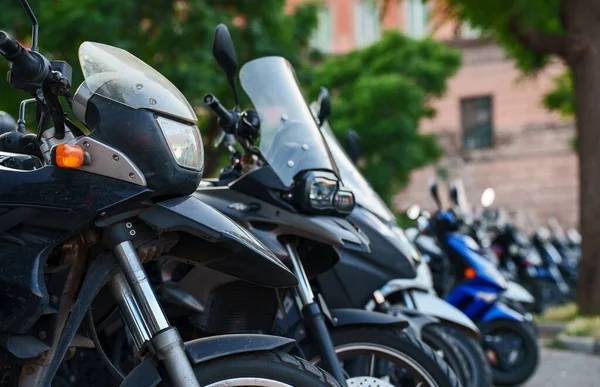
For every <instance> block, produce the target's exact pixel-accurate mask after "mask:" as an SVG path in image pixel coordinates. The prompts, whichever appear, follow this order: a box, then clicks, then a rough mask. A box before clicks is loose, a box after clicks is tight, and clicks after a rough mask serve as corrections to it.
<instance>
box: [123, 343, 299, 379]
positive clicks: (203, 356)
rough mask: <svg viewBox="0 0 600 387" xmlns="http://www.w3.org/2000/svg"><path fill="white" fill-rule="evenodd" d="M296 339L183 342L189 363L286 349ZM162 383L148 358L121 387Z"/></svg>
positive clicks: (131, 373)
mask: <svg viewBox="0 0 600 387" xmlns="http://www.w3.org/2000/svg"><path fill="white" fill-rule="evenodd" d="M294 342H295V340H293V339H288V338H287V337H280V336H269V335H251V334H247V335H246V334H239V335H221V336H213V337H205V338H202V339H196V340H192V341H188V342H186V343H185V344H184V345H185V350H186V352H187V355H188V358H189V359H190V361H191V362H192V364H199V363H202V362H205V361H209V360H213V359H218V358H222V357H226V356H231V355H236V354H240V353H248V352H258V351H272V350H275V349H279V350H287V349H288V348H289V347H291V346H292V345H294ZM160 382H161V377H160V375H159V374H158V371H157V370H156V367H155V366H154V364H153V362H152V361H151V360H150V359H147V360H145V361H143V362H142V363H140V364H138V365H137V367H135V368H134V369H133V371H131V372H130V373H129V374H128V375H127V377H126V378H125V380H124V381H123V382H122V383H121V387H138V386H144V387H154V386H156V385H158V384H159V383H160Z"/></svg>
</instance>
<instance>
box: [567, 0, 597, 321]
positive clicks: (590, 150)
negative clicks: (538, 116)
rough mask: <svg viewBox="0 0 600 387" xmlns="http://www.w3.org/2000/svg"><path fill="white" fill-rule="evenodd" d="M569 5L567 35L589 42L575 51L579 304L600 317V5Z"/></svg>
mask: <svg viewBox="0 0 600 387" xmlns="http://www.w3.org/2000/svg"><path fill="white" fill-rule="evenodd" d="M563 1H566V2H567V4H566V7H565V12H566V15H565V16H566V20H565V22H566V27H567V34H568V36H569V37H571V38H575V39H574V40H577V41H580V42H583V44H584V45H585V49H584V50H580V49H579V48H573V47H570V48H569V49H568V50H567V51H568V53H569V54H568V55H567V61H568V63H569V65H570V67H571V68H572V70H573V78H574V88H575V101H576V111H575V113H576V119H577V137H578V151H579V181H580V194H579V205H580V207H579V213H580V222H581V223H580V225H581V235H582V258H581V262H580V266H579V288H578V304H579V308H580V311H581V313H584V314H590V313H600V1H597V0H563Z"/></svg>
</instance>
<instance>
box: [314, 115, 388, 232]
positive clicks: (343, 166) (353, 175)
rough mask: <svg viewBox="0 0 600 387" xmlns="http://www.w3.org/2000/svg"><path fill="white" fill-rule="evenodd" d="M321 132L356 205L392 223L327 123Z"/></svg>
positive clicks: (379, 199)
mask: <svg viewBox="0 0 600 387" xmlns="http://www.w3.org/2000/svg"><path fill="white" fill-rule="evenodd" d="M321 132H322V133H323V137H324V138H325V142H326V143H327V146H328V147H329V150H330V151H331V154H332V156H333V159H334V161H335V163H336V165H337V168H338V171H339V173H340V178H341V179H342V183H344V186H345V187H346V188H348V189H349V190H350V191H352V193H354V198H355V199H354V200H355V201H356V203H357V204H359V205H360V206H361V207H363V208H365V209H366V210H368V211H370V212H372V213H374V214H375V215H377V216H379V217H380V218H382V219H383V220H385V221H386V222H390V221H394V220H395V219H396V217H395V216H394V214H393V213H392V212H391V211H390V210H389V208H388V207H387V206H386V205H385V203H384V202H383V200H382V199H381V198H380V197H379V195H377V193H376V192H375V190H373V188H372V187H371V185H370V184H369V183H368V182H367V180H366V179H365V178H364V176H363V175H362V174H361V173H360V171H359V170H358V168H356V166H355V165H354V163H353V162H352V160H350V158H349V157H348V155H347V154H346V152H345V151H344V149H343V148H342V146H341V145H340V143H339V141H338V140H337V138H335V135H334V134H333V131H332V130H331V128H330V127H329V123H327V122H325V123H324V124H323V125H322V126H321Z"/></svg>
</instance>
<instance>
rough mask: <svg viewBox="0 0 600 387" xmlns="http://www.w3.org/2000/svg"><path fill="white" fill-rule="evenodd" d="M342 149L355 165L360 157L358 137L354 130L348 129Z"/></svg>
mask: <svg viewBox="0 0 600 387" xmlns="http://www.w3.org/2000/svg"><path fill="white" fill-rule="evenodd" d="M344 149H345V150H346V153H347V154H348V157H350V160H352V162H353V163H354V164H356V163H357V161H358V158H359V157H360V153H361V151H360V136H359V135H358V133H356V132H355V131H354V130H352V129H350V130H348V131H347V132H346V139H345V141H344Z"/></svg>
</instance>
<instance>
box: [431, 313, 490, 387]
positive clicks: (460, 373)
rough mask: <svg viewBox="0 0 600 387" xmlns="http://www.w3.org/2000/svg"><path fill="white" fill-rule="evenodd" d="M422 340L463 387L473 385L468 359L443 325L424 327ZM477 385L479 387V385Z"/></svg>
mask: <svg viewBox="0 0 600 387" xmlns="http://www.w3.org/2000/svg"><path fill="white" fill-rule="evenodd" d="M421 340H422V341H423V342H424V343H425V344H427V345H429V346H430V347H431V349H433V350H434V351H435V352H436V353H437V354H438V356H440V357H441V358H442V359H444V361H445V362H446V363H447V364H448V365H449V366H450V368H452V370H453V371H454V374H455V375H456V377H457V378H458V380H459V381H460V383H461V384H462V385H463V386H471V385H473V384H471V383H469V379H470V372H469V370H468V368H467V366H468V364H467V358H466V357H465V355H464V353H463V352H462V350H461V348H460V347H459V346H458V345H457V344H456V343H455V342H454V340H453V339H452V337H450V336H449V335H448V333H447V332H446V331H445V330H444V327H443V326H442V324H429V325H426V326H425V327H423V329H422V331H421ZM484 360H485V359H484ZM475 385H477V386H479V384H475ZM482 386H483V385H482Z"/></svg>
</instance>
